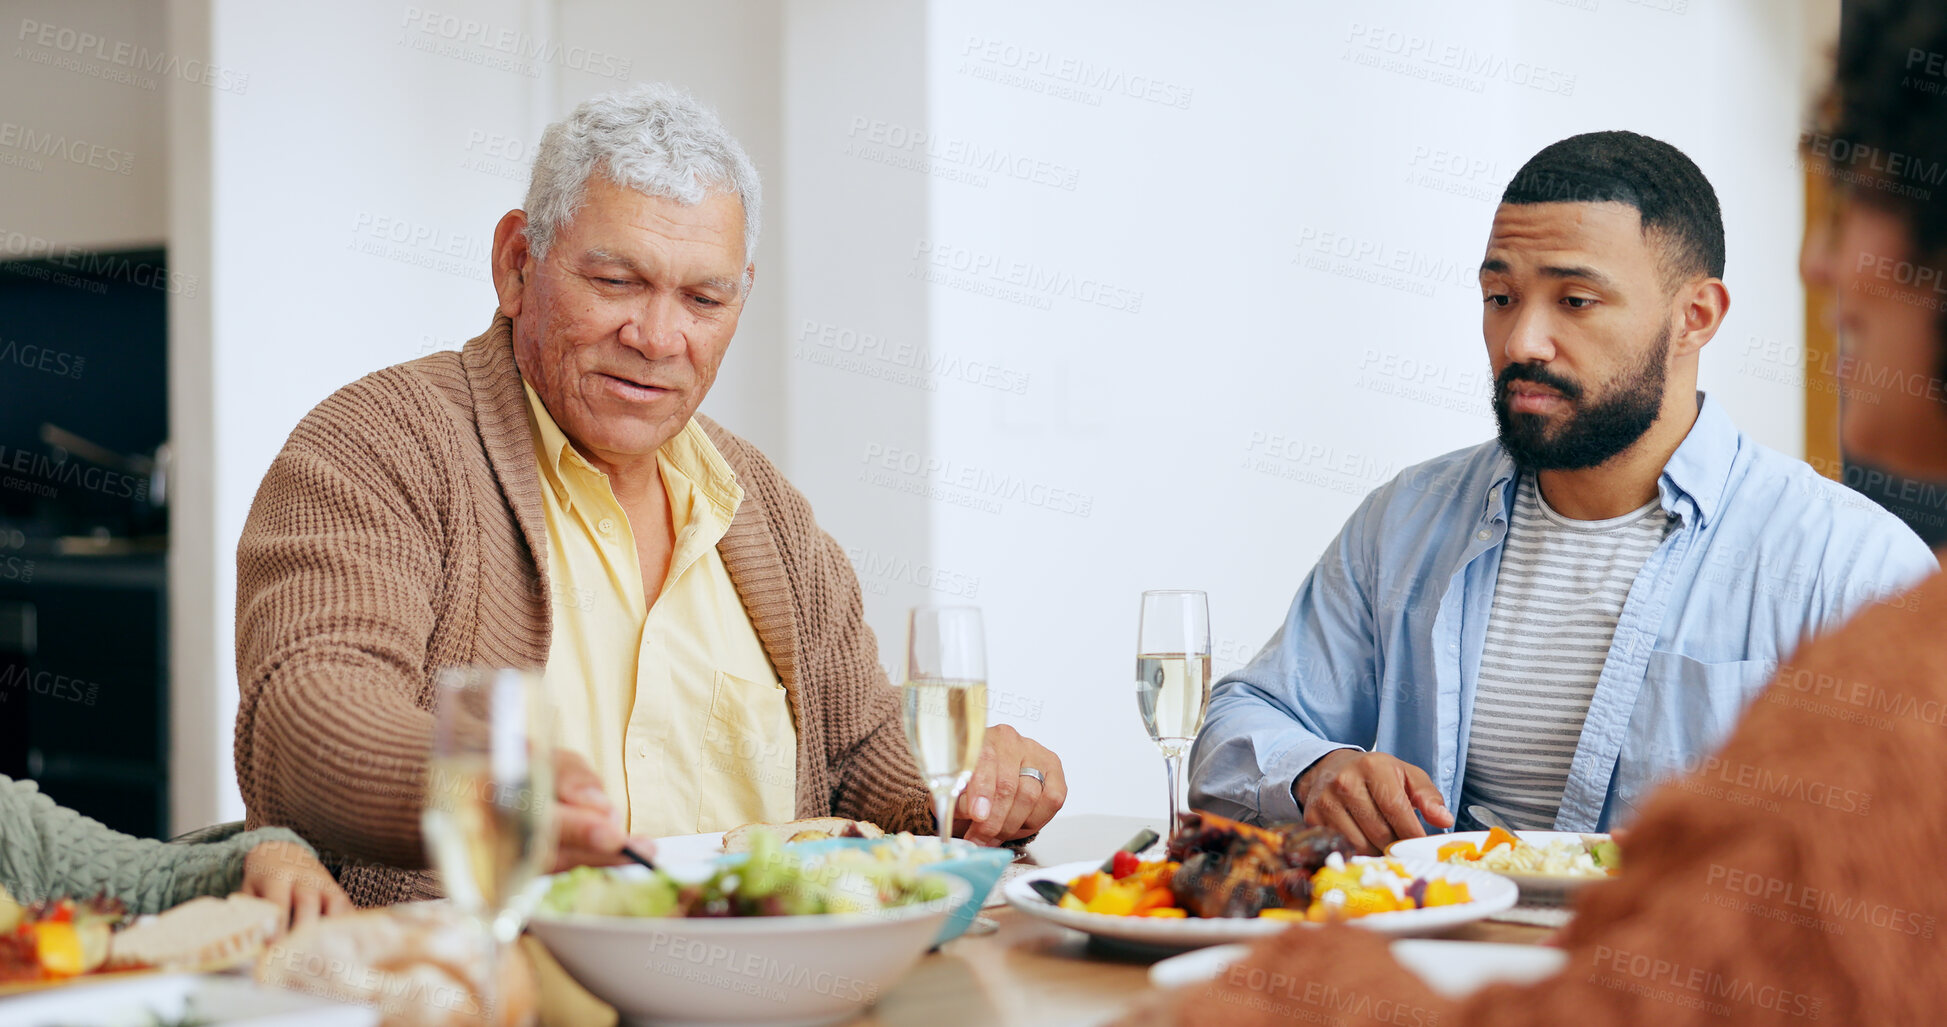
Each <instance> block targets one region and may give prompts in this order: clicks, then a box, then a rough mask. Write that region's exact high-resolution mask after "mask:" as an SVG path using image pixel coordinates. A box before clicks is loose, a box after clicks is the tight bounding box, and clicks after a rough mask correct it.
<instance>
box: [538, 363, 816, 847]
mask: <svg viewBox="0 0 1947 1027" xmlns="http://www.w3.org/2000/svg"><path fill="white" fill-rule="evenodd" d="M527 407H528V418H529V423H530V425H531V427H532V428H533V430H534V455H535V459H536V460H537V461H538V462H539V463H540V466H541V478H542V482H543V488H542V489H541V497H542V506H543V508H544V510H545V512H546V516H547V526H548V578H549V580H550V582H552V586H551V592H552V594H551V595H550V597H549V605H550V607H551V608H552V610H553V614H554V638H553V643H552V646H551V647H550V649H549V651H548V665H547V671H546V674H545V680H546V688H547V691H548V694H549V696H550V698H551V699H552V700H553V703H554V714H555V715H554V734H555V743H556V744H557V745H559V746H561V747H562V748H565V749H568V750H571V751H573V752H578V753H580V754H582V755H583V756H585V757H587V759H588V761H589V763H590V764H591V765H592V766H593V767H594V768H595V772H596V773H597V774H599V775H601V778H602V784H603V786H604V788H605V789H606V790H607V792H608V794H609V797H610V799H611V800H613V801H615V802H616V804H617V805H620V806H622V807H624V808H625V810H626V817H627V824H628V829H629V830H630V831H631V832H641V833H646V834H651V835H670V834H693V833H697V832H704V831H723V830H727V829H729V828H732V827H736V826H737V825H739V824H746V823H751V822H753V821H769V822H773V823H776V822H782V821H787V820H790V819H791V818H792V817H793V816H794V815H795V806H796V791H797V751H798V743H797V734H796V731H795V730H794V728H793V726H792V723H791V710H790V704H789V703H788V702H787V701H786V697H785V692H784V688H783V686H782V685H781V684H780V683H779V681H778V676H777V670H776V668H774V667H773V666H772V665H771V661H770V657H769V656H768V655H766V654H765V652H764V646H763V643H762V642H761V641H760V640H759V639H758V637H757V630H756V628H754V627H752V625H751V622H750V615H749V614H748V613H746V612H745V610H744V605H743V601H742V599H740V598H739V597H738V595H737V589H736V587H735V586H734V585H733V584H732V583H731V580H730V572H729V571H728V570H727V569H726V568H725V567H724V565H723V558H722V557H721V556H720V555H719V554H718V552H717V542H718V541H719V540H720V539H722V538H723V535H724V532H725V531H728V530H729V528H730V519H731V518H732V517H734V516H735V515H736V513H737V506H738V504H739V503H741V502H742V501H743V495H744V492H743V487H742V486H741V485H739V484H738V483H737V479H736V474H735V472H733V471H732V470H731V469H730V465H729V464H728V463H726V462H725V461H724V459H723V454H721V453H719V452H718V451H717V447H716V446H715V445H714V444H712V443H711V442H710V439H709V437H708V436H707V435H705V434H704V433H703V429H702V428H700V427H698V425H697V424H696V422H695V421H691V422H690V423H689V424H688V425H685V426H684V428H683V430H682V431H681V432H679V433H678V434H677V435H676V437H675V438H673V439H671V440H669V441H668V442H667V443H664V444H663V447H662V449H660V450H658V451H657V453H656V464H657V466H658V467H659V468H660V469H661V471H662V482H663V489H664V491H665V492H667V493H668V496H669V514H670V520H671V523H672V526H673V527H674V530H675V537H676V548H675V552H674V553H673V554H672V555H671V557H670V561H669V573H668V575H667V577H665V578H664V580H663V583H662V591H661V592H660V594H658V595H657V597H656V599H655V602H654V603H653V604H651V603H649V602H648V601H647V597H646V596H645V594H644V588H643V581H642V569H641V565H640V564H639V563H638V562H637V560H636V549H635V539H634V536H633V535H632V534H631V532H630V528H629V519H628V516H627V515H626V514H625V513H624V512H623V510H622V506H621V504H620V503H618V502H617V501H616V499H615V493H614V491H613V490H612V489H610V487H609V482H608V476H607V475H605V474H603V473H602V472H601V471H598V470H596V469H595V467H594V465H592V464H590V463H589V462H588V461H587V460H586V459H584V458H583V457H582V455H581V454H580V453H578V452H576V451H575V447H574V446H573V445H571V444H570V443H569V442H568V438H567V436H566V435H563V434H562V432H561V429H560V427H559V426H557V425H556V424H555V422H554V418H553V417H552V416H551V415H550V414H549V413H548V409H547V407H546V406H545V405H544V404H542V402H541V398H540V397H539V396H538V395H536V394H535V392H534V390H533V388H532V387H529V388H528V389H527Z"/></svg>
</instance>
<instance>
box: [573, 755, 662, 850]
mask: <svg viewBox="0 0 1947 1027" xmlns="http://www.w3.org/2000/svg"><path fill="white" fill-rule="evenodd" d="M554 800H555V801H554V820H555V837H556V842H555V850H554V869H555V872H556V873H559V872H561V871H563V870H568V869H570V868H573V867H579V866H597V867H606V866H614V865H616V864H618V863H626V862H628V861H629V857H627V856H624V855H623V854H622V844H623V842H624V841H627V842H628V843H629V846H630V847H631V848H633V849H635V850H636V851H637V852H639V853H641V854H642V855H644V856H652V855H653V854H654V852H655V848H656V847H655V845H654V844H652V843H651V842H650V841H649V839H647V838H629V839H625V838H624V837H623V835H622V811H621V810H618V809H616V808H615V804H614V803H612V802H610V801H609V799H608V793H606V792H604V791H602V779H601V777H600V776H598V775H597V774H596V773H595V768H593V767H591V766H589V765H588V761H587V760H585V759H582V758H581V755H580V754H579V753H573V752H568V751H566V750H557V751H556V752H555V754H554Z"/></svg>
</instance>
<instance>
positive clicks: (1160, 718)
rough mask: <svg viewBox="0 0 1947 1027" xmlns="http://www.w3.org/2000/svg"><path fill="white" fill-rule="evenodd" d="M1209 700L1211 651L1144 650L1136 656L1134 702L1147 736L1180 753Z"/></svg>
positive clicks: (1170, 751) (1193, 735)
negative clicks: (1191, 653) (1161, 651)
mask: <svg viewBox="0 0 1947 1027" xmlns="http://www.w3.org/2000/svg"><path fill="white" fill-rule="evenodd" d="M1209 704H1210V654H1209V653H1198V654H1194V655H1185V654H1183V653H1145V654H1143V655H1140V656H1138V657H1136V705H1137V707H1138V708H1139V709H1140V710H1141V711H1142V718H1143V726H1144V727H1146V728H1148V729H1149V737H1150V738H1152V739H1154V740H1155V742H1156V744H1157V745H1159V746H1161V747H1162V748H1163V751H1164V752H1165V753H1168V754H1170V755H1181V754H1182V753H1183V752H1184V750H1186V749H1188V748H1189V747H1190V743H1191V742H1192V741H1194V740H1195V739H1196V737H1197V732H1198V731H1201V730H1202V729H1203V711H1204V707H1206V706H1208V705H1209Z"/></svg>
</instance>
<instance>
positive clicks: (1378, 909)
mask: <svg viewBox="0 0 1947 1027" xmlns="http://www.w3.org/2000/svg"><path fill="white" fill-rule="evenodd" d="M1404 908H1410V907H1409V906H1402V905H1401V904H1400V900H1399V899H1397V898H1394V897H1393V893H1392V892H1391V891H1388V890H1387V889H1385V888H1353V889H1349V890H1347V891H1346V893H1345V915H1346V916H1347V917H1355V916H1366V915H1367V914H1370V913H1391V912H1394V911H1395V910H1399V909H1404Z"/></svg>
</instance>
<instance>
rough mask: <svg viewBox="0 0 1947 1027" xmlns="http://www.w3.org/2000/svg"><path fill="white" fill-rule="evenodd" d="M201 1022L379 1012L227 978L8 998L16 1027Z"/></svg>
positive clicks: (315, 1019)
mask: <svg viewBox="0 0 1947 1027" xmlns="http://www.w3.org/2000/svg"><path fill="white" fill-rule="evenodd" d="M192 1017H193V1018H194V1022H196V1023H210V1024H224V1025H231V1027H372V1025H374V1024H376V1023H378V1022H379V1011H378V1010H376V1009H372V1008H369V1007H366V1006H354V1005H346V1004H345V1003H342V1002H332V1001H329V1000H327V999H321V998H318V997H316V996H314V995H305V994H301V993H299V992H295V991H284V990H282V989H279V988H268V987H265V986H263V985H261V984H258V983H257V982H255V981H253V980H251V979H249V978H247V977H233V976H229V975H226V974H146V975H143V976H140V977H129V978H124V979H121V980H115V981H100V982H90V981H88V980H87V979H86V978H80V979H77V980H76V981H74V982H73V983H71V984H67V985H64V986H62V987H58V988H52V989H48V990H46V991H37V992H33V993H32V994H27V995H15V996H13V997H11V998H4V999H0V1023H4V1024H7V1025H8V1027H56V1025H59V1027H138V1025H140V1027H152V1025H154V1024H156V1023H176V1022H178V1021H182V1020H185V1019H190V1018H192Z"/></svg>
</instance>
